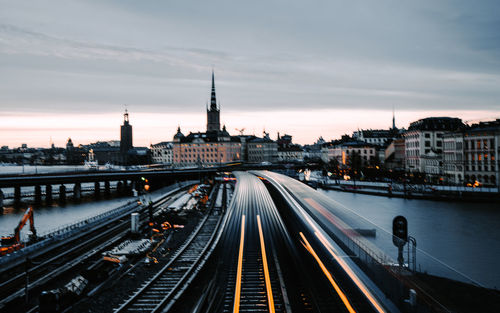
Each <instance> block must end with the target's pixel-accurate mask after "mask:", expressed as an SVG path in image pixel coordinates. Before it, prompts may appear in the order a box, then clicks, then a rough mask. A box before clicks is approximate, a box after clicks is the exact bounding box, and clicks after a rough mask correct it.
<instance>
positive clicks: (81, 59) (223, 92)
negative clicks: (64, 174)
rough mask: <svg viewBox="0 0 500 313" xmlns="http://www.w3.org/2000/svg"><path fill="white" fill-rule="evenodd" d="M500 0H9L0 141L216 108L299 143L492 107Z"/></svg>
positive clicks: (150, 132)
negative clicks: (215, 104) (126, 116)
mask: <svg viewBox="0 0 500 313" xmlns="http://www.w3.org/2000/svg"><path fill="white" fill-rule="evenodd" d="M499 29H500V2H499V1H497V0H492V1H466V0H463V1H401V0H383V1H382V0H381V1H333V0H332V1H326V0H324V1H290V0H287V1H285V0H280V1H246V2H237V1H219V0H212V1H177V2H174V1H125V0H121V1H103V0H99V1H97V0H96V1H73V0H64V1H56V0H50V1H44V0H41V1H2V0H0V68H1V70H0V145H9V146H10V147H15V146H19V145H20V144H21V143H28V144H29V145H30V146H48V145H49V141H50V138H52V140H53V141H54V142H55V144H56V145H58V146H62V145H63V144H64V143H65V141H66V140H67V138H68V137H72V138H73V141H74V142H75V143H76V144H79V143H88V142H91V141H96V140H110V139H118V138H119V125H120V123H121V121H122V115H121V114H122V112H123V109H124V104H127V107H128V109H129V111H130V114H131V123H132V125H133V126H134V145H136V146H140V145H149V144H150V143H151V142H152V143H155V142H158V141H163V140H170V139H171V137H172V135H173V134H174V132H175V130H176V127H177V125H180V126H181V128H182V130H183V131H184V132H189V131H198V130H200V131H203V130H204V129H205V123H206V120H205V112H204V110H205V104H206V102H207V100H209V97H210V73H211V69H212V67H214V68H215V75H216V88H217V97H218V100H219V101H220V104H221V107H222V112H221V119H222V120H223V122H224V123H225V124H226V125H227V128H228V130H229V131H230V132H231V133H233V134H236V133H237V131H236V130H235V129H236V128H245V129H246V130H245V133H249V134H251V133H255V134H257V135H260V134H261V133H262V130H263V129H264V128H265V129H266V130H268V131H269V132H271V134H272V136H273V137H274V136H275V134H276V132H277V131H280V132H281V133H284V132H286V133H290V134H291V135H293V136H294V139H295V141H297V142H299V143H310V142H313V141H314V140H315V139H316V138H317V137H318V136H320V135H322V136H323V137H324V138H325V139H333V138H336V137H339V136H340V135H341V134H343V133H351V132H352V131H353V130H355V129H356V128H358V127H359V128H387V127H389V126H390V125H391V119H392V108H393V107H394V108H395V110H396V119H397V126H399V127H407V126H408V124H409V122H411V121H414V120H416V119H418V118H423V117H427V116H438V115H450V116H457V117H461V118H462V119H464V120H467V121H471V120H488V119H494V118H500V32H499V31H498V30H499Z"/></svg>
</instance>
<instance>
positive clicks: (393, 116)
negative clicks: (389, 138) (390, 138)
mask: <svg viewBox="0 0 500 313" xmlns="http://www.w3.org/2000/svg"><path fill="white" fill-rule="evenodd" d="M392 129H396V114H395V113H394V105H393V106H392Z"/></svg>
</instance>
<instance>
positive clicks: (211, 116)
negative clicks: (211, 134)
mask: <svg viewBox="0 0 500 313" xmlns="http://www.w3.org/2000/svg"><path fill="white" fill-rule="evenodd" d="M207 131H220V111H219V108H218V107H217V99H216V98H215V75H214V71H213V70H212V94H211V98H210V109H207Z"/></svg>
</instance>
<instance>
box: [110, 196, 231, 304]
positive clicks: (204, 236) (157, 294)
mask: <svg viewBox="0 0 500 313" xmlns="http://www.w3.org/2000/svg"><path fill="white" fill-rule="evenodd" d="M214 189H215V188H214ZM211 199H212V202H211V206H210V207H211V208H210V211H209V212H208V213H207V215H205V217H204V218H203V220H202V221H201V222H200V223H199V224H198V226H197V227H196V229H195V230H194V231H193V232H192V233H191V235H190V236H189V237H188V239H187V240H186V242H185V243H184V244H183V245H182V246H181V247H180V248H179V249H178V250H177V251H176V253H175V254H174V255H173V256H172V258H171V259H170V260H169V262H168V263H167V264H166V265H165V266H163V267H162V268H161V269H160V270H159V271H158V273H157V274H155V275H154V276H153V277H152V278H150V279H149V280H148V281H147V282H146V283H145V284H144V285H143V286H142V287H141V288H140V289H139V290H137V291H136V292H135V293H134V295H132V296H131V297H130V298H129V299H128V300H127V301H125V302H124V303H123V304H122V305H121V306H120V307H118V308H117V309H115V311H114V312H125V311H141V312H142V311H144V312H157V311H159V310H161V309H162V308H163V307H164V306H165V305H166V304H167V303H166V302H167V301H168V300H170V299H172V297H173V296H174V293H175V292H176V291H177V289H178V288H179V287H180V286H181V283H182V282H184V281H186V280H187V279H188V278H189V277H188V276H189V274H191V273H192V272H193V271H194V269H195V268H196V267H197V265H199V262H200V260H201V259H202V257H203V256H204V254H205V253H206V252H207V250H208V248H209V246H210V243H211V241H213V239H214V237H215V234H216V233H217V227H218V226H219V225H220V222H221V217H222V216H221V215H218V216H216V215H213V214H212V212H213V208H214V204H215V202H216V199H214V198H213V197H211ZM210 223H211V224H215V225H209V224H210ZM206 225H209V226H211V227H213V229H210V230H209V232H206V229H205V232H203V231H202V230H203V229H204V227H205V226H206ZM200 238H201V239H200ZM200 241H201V242H200ZM200 247H201V248H200ZM193 250H194V251H193ZM200 250H201V251H200ZM176 262H177V263H178V264H175V263H176ZM155 284H156V285H155ZM148 293H149V294H148ZM169 305H171V304H169Z"/></svg>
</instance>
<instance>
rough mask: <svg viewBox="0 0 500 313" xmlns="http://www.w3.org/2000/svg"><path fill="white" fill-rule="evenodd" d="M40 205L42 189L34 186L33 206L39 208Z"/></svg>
mask: <svg viewBox="0 0 500 313" xmlns="http://www.w3.org/2000/svg"><path fill="white" fill-rule="evenodd" d="M41 204H42V187H41V186H40V185H36V186H35V205H36V206H39V205H41Z"/></svg>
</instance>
